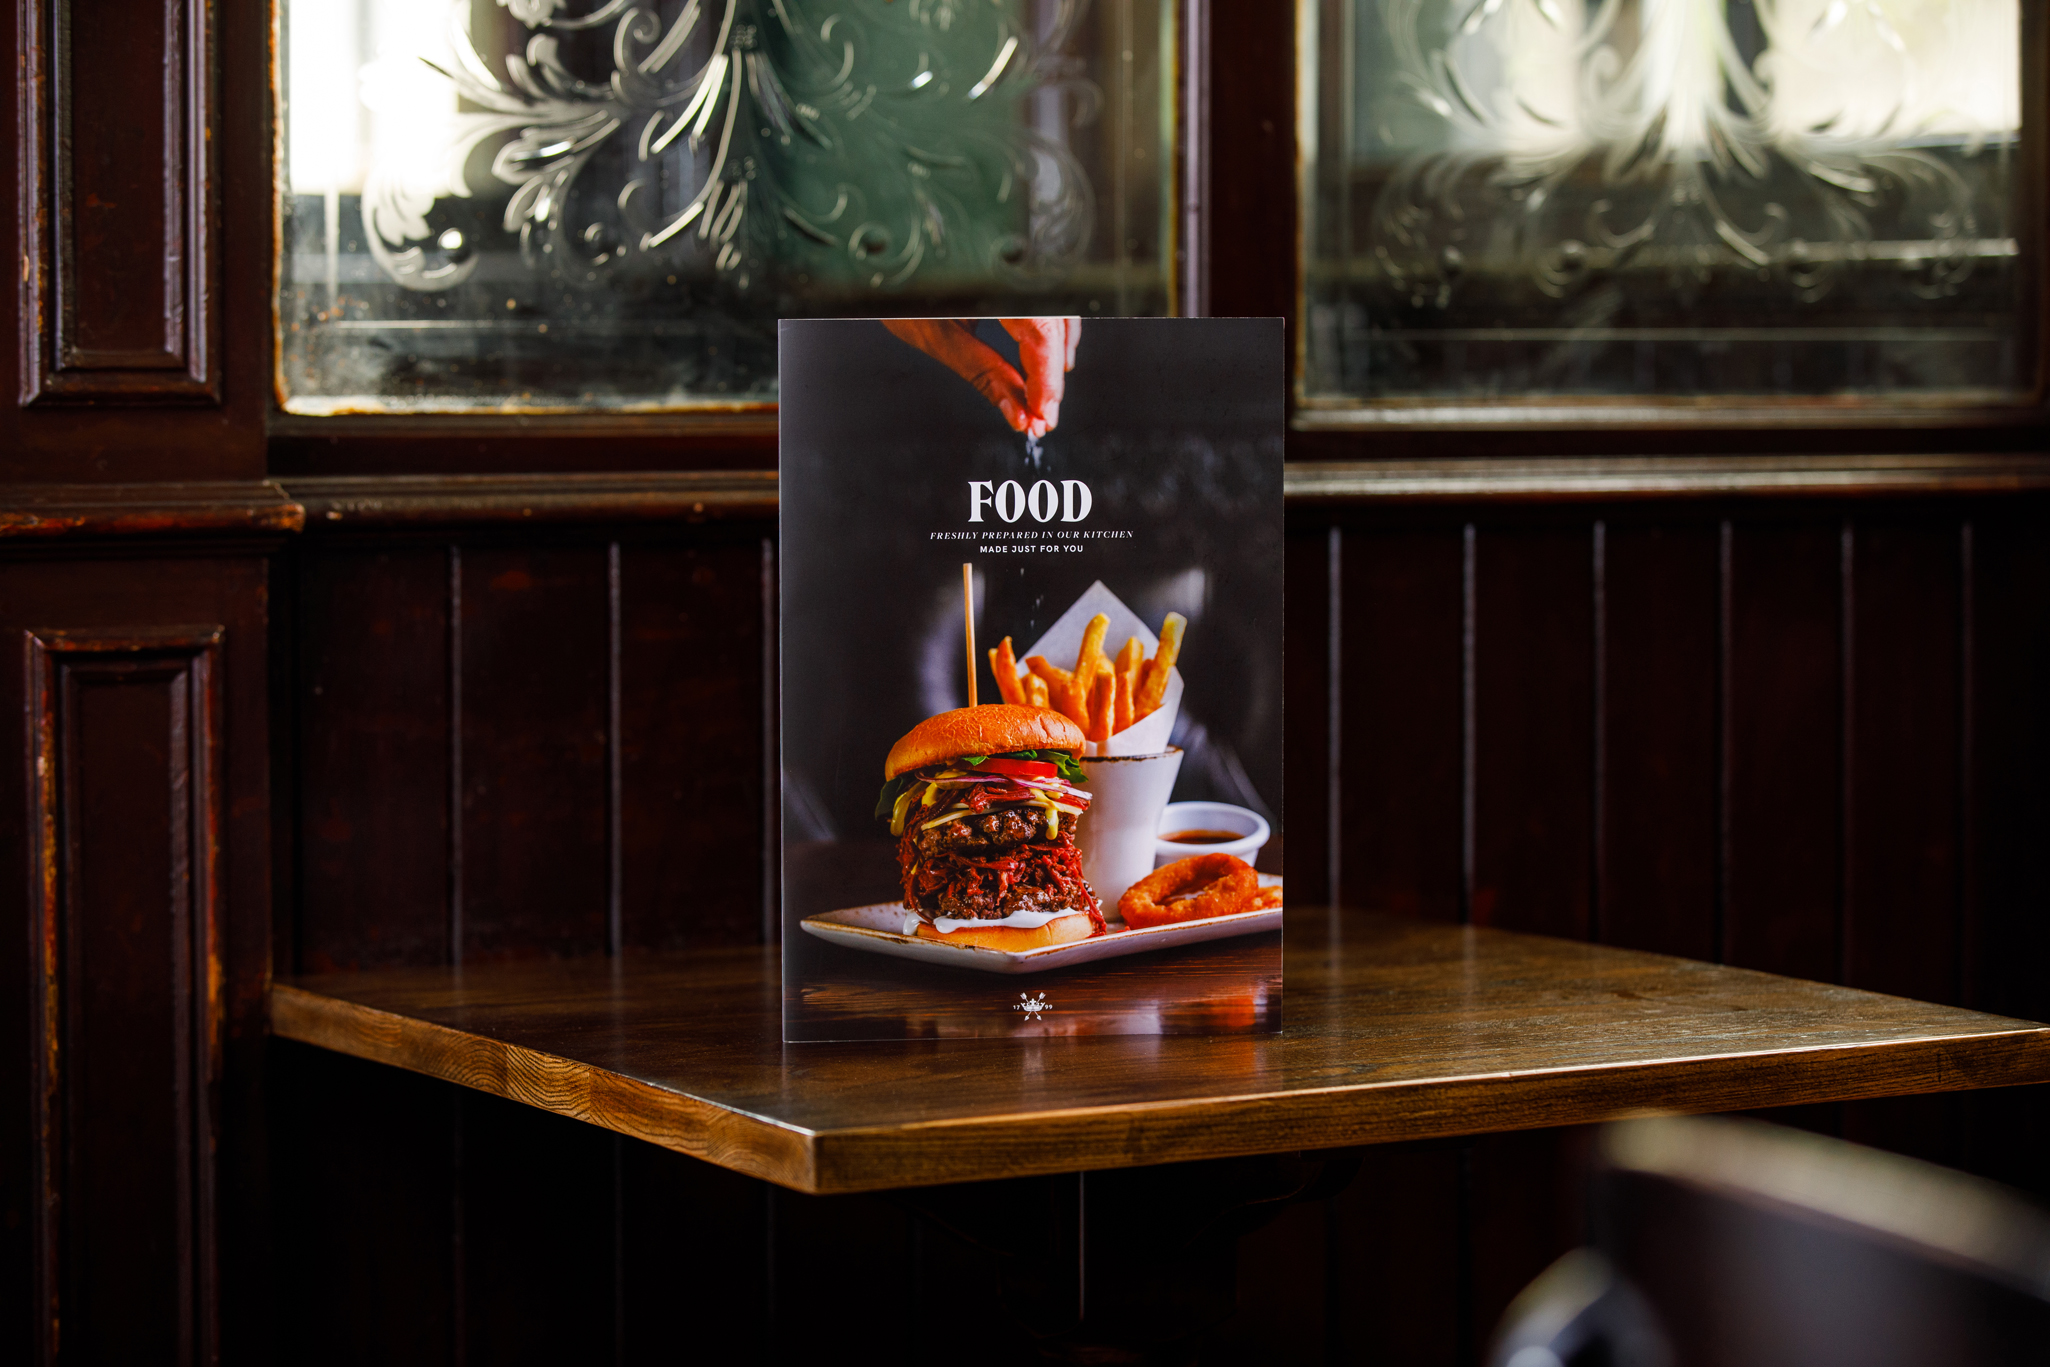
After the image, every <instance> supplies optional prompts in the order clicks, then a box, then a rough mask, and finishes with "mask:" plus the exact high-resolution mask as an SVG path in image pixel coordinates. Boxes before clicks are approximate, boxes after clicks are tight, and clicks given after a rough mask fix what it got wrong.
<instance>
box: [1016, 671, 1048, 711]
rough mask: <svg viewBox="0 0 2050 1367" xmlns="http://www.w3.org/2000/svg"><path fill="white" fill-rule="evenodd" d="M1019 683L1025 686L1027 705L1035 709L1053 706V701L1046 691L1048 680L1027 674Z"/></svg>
mask: <svg viewBox="0 0 2050 1367" xmlns="http://www.w3.org/2000/svg"><path fill="white" fill-rule="evenodd" d="M1018 682H1019V683H1020V684H1022V685H1024V688H1025V701H1026V702H1027V703H1029V704H1031V705H1032V706H1034V707H1051V706H1053V700H1052V698H1051V697H1050V696H1049V695H1048V694H1047V691H1046V680H1044V679H1042V678H1040V677H1039V676H1038V675H1037V674H1027V675H1026V676H1025V677H1024V678H1022V679H1020V680H1018Z"/></svg>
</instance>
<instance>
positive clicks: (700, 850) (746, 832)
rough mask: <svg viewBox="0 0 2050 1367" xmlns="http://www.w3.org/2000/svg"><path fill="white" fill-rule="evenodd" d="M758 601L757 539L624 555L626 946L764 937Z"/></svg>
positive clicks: (633, 549)
mask: <svg viewBox="0 0 2050 1367" xmlns="http://www.w3.org/2000/svg"><path fill="white" fill-rule="evenodd" d="M761 594H762V552H761V545H760V543H759V542H758V541H756V540H754V539H752V538H750V539H747V540H738V539H731V540H722V541H717V542H712V543H710V544H704V545H690V546H645V547H643V546H631V545H629V546H625V547H622V549H621V558H620V611H621V652H622V653H621V687H620V714H621V726H620V737H621V757H620V758H621V768H622V782H621V801H620V817H621V821H622V845H623V851H622V878H623V883H622V889H621V898H622V905H621V913H622V919H623V922H624V932H625V934H624V941H625V943H626V944H627V945H630V946H639V947H652V948H678V947H682V946H685V945H712V944H753V943H755V942H757V941H758V940H759V938H760V935H761V906H762V888H761V880H762V863H761V860H760V859H759V858H758V857H757V851H759V850H760V848H761V845H762V841H763V839H764V838H765V832H764V830H763V826H762V818H763V811H764V805H763V798H762V776H763V765H762V754H761V746H762V734H763V728H762V722H761V711H762V698H763V690H762V635H761V632H762V613H761Z"/></svg>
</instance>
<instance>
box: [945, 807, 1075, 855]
mask: <svg viewBox="0 0 2050 1367" xmlns="http://www.w3.org/2000/svg"><path fill="white" fill-rule="evenodd" d="M1043 820H1044V818H1043V817H1042V816H1041V814H1040V811H1039V809H1038V808H1037V807H1005V808H1001V809H999V810H997V811H994V812H985V813H983V814H982V815H981V816H966V817H962V818H961V819H960V820H959V821H949V822H948V823H947V824H946V825H944V826H935V827H933V828H932V829H931V830H929V831H920V832H919V833H918V834H917V835H916V836H915V837H913V843H914V844H916V845H917V847H918V852H919V854H921V855H923V856H924V857H926V858H928V859H931V858H935V857H937V856H940V855H948V854H995V853H996V852H997V851H998V850H1006V849H1009V848H1010V847H1011V846H1013V845H1022V844H1024V843H1025V842H1026V841H1028V840H1031V839H1032V838H1033V837H1034V836H1037V835H1038V834H1039V833H1040V832H1041V831H1043V830H1045V829H1046V828H1045V826H1044V825H1043V824H1041V823H1042V821H1043Z"/></svg>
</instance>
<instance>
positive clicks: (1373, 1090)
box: [271, 982, 2050, 1194]
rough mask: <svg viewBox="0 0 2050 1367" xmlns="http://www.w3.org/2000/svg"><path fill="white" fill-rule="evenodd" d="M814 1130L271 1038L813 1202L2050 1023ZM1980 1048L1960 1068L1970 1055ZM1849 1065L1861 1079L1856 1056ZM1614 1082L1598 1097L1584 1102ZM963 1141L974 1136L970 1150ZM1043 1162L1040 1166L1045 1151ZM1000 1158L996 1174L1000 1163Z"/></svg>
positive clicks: (411, 1023) (351, 1008) (1512, 1122)
mask: <svg viewBox="0 0 2050 1367" xmlns="http://www.w3.org/2000/svg"><path fill="white" fill-rule="evenodd" d="M2018 1025H2019V1027H2020V1028H2016V1029H2008V1030H1992V1031H1973V1032H1964V1033H1958V1034H1950V1035H1932V1036H1926V1037H1920V1038H1915V1039H1905V1040H1882V1041H1869V1042H1858V1041H1852V1042H1846V1043H1842V1044H1834V1045H1827V1046H1823V1047H1821V1048H1817V1049H1772V1050H1759V1051H1755V1052H1751V1053H1743V1054H1716V1055H1710V1056H1706V1057H1700V1058H1693V1059H1682V1060H1672V1059H1650V1060H1636V1061H1633V1062H1629V1063H1609V1064H1597V1065H1590V1066H1572V1065H1566V1066H1561V1067H1557V1068H1550V1069H1543V1070H1536V1071H1526V1072H1514V1073H1497V1074H1488V1075H1483V1076H1474V1077H1462V1078H1455V1079H1430V1078H1422V1079H1419V1078H1410V1079H1403V1080H1400V1081H1389V1082H1379V1083H1376V1082H1372V1081H1367V1082H1359V1083H1345V1084H1336V1085H1331V1086H1325V1087H1317V1088H1307V1089H1294V1090H1288V1091H1267V1092H1254V1093H1246V1094H1242V1095H1237V1096H1224V1097H1218V1096H1211V1097H1189V1098H1175V1099H1172V1100H1165V1101H1147V1102H1135V1103H1127V1104H1118V1105H1099V1106H1081V1107H1069V1108H1063V1109H1061V1110H1052V1111H1036V1112H1031V1113H1029V1114H1012V1115H998V1116H973V1117H948V1118H943V1119H938V1120H924V1121H909V1122H906V1123H904V1124H900V1125H881V1126H852V1127H848V1128H845V1129H832V1130H813V1129H808V1128H805V1127H803V1126H800V1125H796V1124H792V1123H790V1122H786V1121H780V1120H776V1119H774V1118H772V1117H769V1116H763V1115H758V1114H755V1113H752V1112H749V1111H746V1110H742V1109H739V1108H737V1107H734V1106H730V1105H727V1104H724V1103H721V1102H717V1101H711V1100H708V1099H706V1098H704V1097H700V1096H696V1095H693V1094H691V1093H689V1092H685V1091H680V1090H677V1089H675V1088H672V1087H667V1086H663V1085H661V1084H659V1083H653V1082H647V1081H644V1080H641V1079H638V1078H634V1077H631V1076H628V1075H626V1074H622V1073H618V1072H614V1071H613V1070H611V1069H609V1068H605V1067H603V1066H601V1065H598V1064H594V1063H588V1062H583V1061H580V1060H577V1059H572V1058H566V1057H563V1056H561V1055H556V1054H550V1053H546V1052H544V1051H540V1050H535V1049H532V1048H529V1047H527V1046H524V1045H518V1044H513V1043H510V1042H508V1041H505V1040H501V1039H496V1038H494V1037H492V1036H489V1035H481V1034H477V1033H474V1032H472V1031H469V1030H465V1029H462V1028H460V1027H458V1026H453V1025H444V1024H441V1023H439V1022H435V1021H431V1020H427V1019H425V1018H423V1017H419V1016H408V1015H405V1014H402V1013H399V1012H394V1011H389V1010H386V1009H384V1008H382V1007H376V1006H370V1005H367V1004H365V1003H362V1002H357V1001H352V1000H350V999H348V998H344V997H335V996H330V995H328V994H326V993H321V992H315V991H311V990H309V989H307V988H304V987H300V986H297V985H294V984H291V983H284V982H280V983H275V984H273V985H272V988H271V1030H272V1033H274V1034H276V1035H278V1036H280V1037H282V1038H285V1039H291V1040H295V1041H298V1042H300V1043H303V1044H310V1045H314V1046H316V1047H320V1048H325V1049H329V1050H332V1051H334V1052H336V1053H341V1054H346V1055H350V1056H352V1057H356V1058H361V1059H365V1060H368V1061H370V1062H374V1063H382V1064H387V1065H390V1066H393V1067H398V1068H404V1069H406V1070H408V1071H411V1072H416V1073H422V1074H425V1075H427V1076H430V1077H435V1078H439V1079H440V1080H442V1081H445V1082H452V1083H455V1084H457V1085H460V1086H466V1087H470V1088H473V1089H475V1090H477V1091H482V1092H487V1093H490V1094H492V1095H495V1096H500V1097H504V1098H506V1099H508V1100H511V1101H516V1102H520V1103H522V1104H525V1105H529V1106H533V1107H535V1108H537V1109H540V1110H545V1111H551V1112H553V1113H555V1114H557V1115H562V1116H565V1117H568V1118H570V1119H575V1120H582V1121H584V1122H586V1123H589V1124H593V1125H598V1126H601V1127H603V1128H605V1129H609V1130H614V1131H616V1132H618V1133H621V1134H626V1135H630V1136H632V1137H634V1138H636V1139H642V1140H646V1141H647V1142H649V1143H652V1144H656V1145H659V1146H661V1147H663V1148H667V1149H672V1150H674V1151H676V1152H679V1153H684V1154H688V1155H690V1156H691V1157H694V1158H701V1159H704V1160H705V1161H707V1162H710V1163H714V1164H717V1165H718V1166H720V1167H725V1168H730V1169H732V1170H733V1171H736V1172H741V1173H745V1174H747V1175H748V1176H752V1177H759V1178H762V1179H763V1180H765V1181H769V1182H774V1183H776V1184H777V1185H779V1186H784V1187H788V1188H790V1189H792V1190H795V1191H801V1192H806V1193H811V1194H825V1193H831V1192H853V1191H884V1190H890V1189H894V1188H901V1187H914V1186H933V1185H940V1184H943V1183H951V1182H968V1181H978V1180H987V1179H990V1178H996V1177H1017V1176H1032V1175H1038V1174H1044V1173H1055V1172H1076V1171H1092V1170H1100V1169H1105V1168H1119V1167H1140V1166H1147V1165H1150V1164H1156V1163H1170V1162H1181V1161H1187V1160H1190V1159H1199V1158H1226V1157H1239V1156H1244V1155H1248V1154H1257V1153H1277V1152H1287V1151H1291V1150H1297V1149H1327V1148H1346V1147H1352V1146H1355V1145H1362V1144H1377V1143H1393V1142H1399V1141H1405V1140H1421V1139H1444V1138H1452V1137H1457V1136H1461V1135H1471V1134H1483V1133H1501V1132H1507V1131H1512V1130H1523V1129H1539V1128H1544V1127H1548V1126H1555V1125H1569V1124H1591V1123H1596V1122H1600V1121H1605V1120H1615V1119H1622V1118H1626V1117H1629V1116H1634V1115H1643V1114H1648V1113H1653V1112H1667V1113H1672V1112H1691V1113H1702V1112H1713V1111H1734V1110H1751V1109H1755V1108H1759V1107H1765V1106H1784V1105H1796V1104H1808V1103H1817V1102H1831V1101H1850V1100H1860V1099H1866V1098H1872V1097H1883V1096H1907V1095H1913V1094H1917V1093H1925V1092H1948V1091H1967V1090H1976V1089H1980V1088H1987V1087H2004V1086H2017V1085H2027V1084H2032V1083H2043V1082H2050V1026H2045V1025H2033V1024H2030V1023H2018ZM1962 1044H1970V1045H1971V1046H1972V1048H1971V1050H1970V1051H1969V1052H1970V1056H1969V1057H1961V1056H1960V1055H1959V1052H1958V1046H1959V1045H1962ZM1851 1060H1855V1061H1856V1063H1857V1064H1858V1069H1857V1071H1856V1072H1855V1073H1851V1072H1849V1071H1847V1069H1846V1066H1845V1065H1846V1063H1847V1062H1849V1061H1851ZM1597 1078H1599V1079H1601V1080H1602V1082H1603V1087H1604V1090H1603V1095H1602V1097H1601V1098H1600V1100H1599V1101H1594V1100H1591V1099H1590V1098H1588V1097H1586V1096H1585V1095H1584V1094H1583V1093H1584V1092H1585V1090H1586V1088H1587V1084H1588V1083H1589V1082H1590V1081H1591V1080H1593V1079H1597ZM964 1140H968V1141H971V1142H964ZM1040 1153H1045V1154H1046V1155H1047V1157H1045V1158H1043V1159H1042V1158H1039V1157H1037V1156H1036V1155H1037V1154H1040ZM991 1154H1001V1155H1003V1162H1002V1165H1001V1167H998V1166H997V1165H996V1164H995V1163H993V1162H992V1161H990V1160H989V1158H988V1157H987V1155H991Z"/></svg>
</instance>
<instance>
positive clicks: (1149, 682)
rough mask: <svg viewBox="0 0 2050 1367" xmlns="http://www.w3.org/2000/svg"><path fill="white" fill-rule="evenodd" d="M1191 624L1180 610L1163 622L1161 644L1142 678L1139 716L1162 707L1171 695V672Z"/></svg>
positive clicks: (1136, 705)
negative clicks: (1168, 687)
mask: <svg viewBox="0 0 2050 1367" xmlns="http://www.w3.org/2000/svg"><path fill="white" fill-rule="evenodd" d="M1188 625H1189V619H1188V618H1186V617H1184V616H1182V615H1181V614H1180V613H1179V612H1170V613H1169V614H1167V620H1166V621H1164V622H1162V623H1161V624H1160V647H1159V649H1157V650H1155V651H1154V652H1153V658H1152V659H1151V660H1149V661H1147V664H1146V673H1145V675H1144V676H1143V677H1142V678H1141V679H1140V680H1139V696H1138V698H1137V700H1136V701H1134V703H1133V704H1132V711H1133V714H1134V715H1135V716H1140V717H1144V716H1146V715H1148V714H1149V713H1152V712H1155V711H1158V710H1159V708H1160V703H1161V700H1162V699H1163V698H1165V697H1166V696H1167V676H1168V672H1169V671H1170V670H1172V669H1173V668H1174V662H1175V660H1176V659H1177V658H1178V657H1179V656H1180V655H1181V653H1182V632H1183V631H1184V630H1185V629H1187V627H1188Z"/></svg>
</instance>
